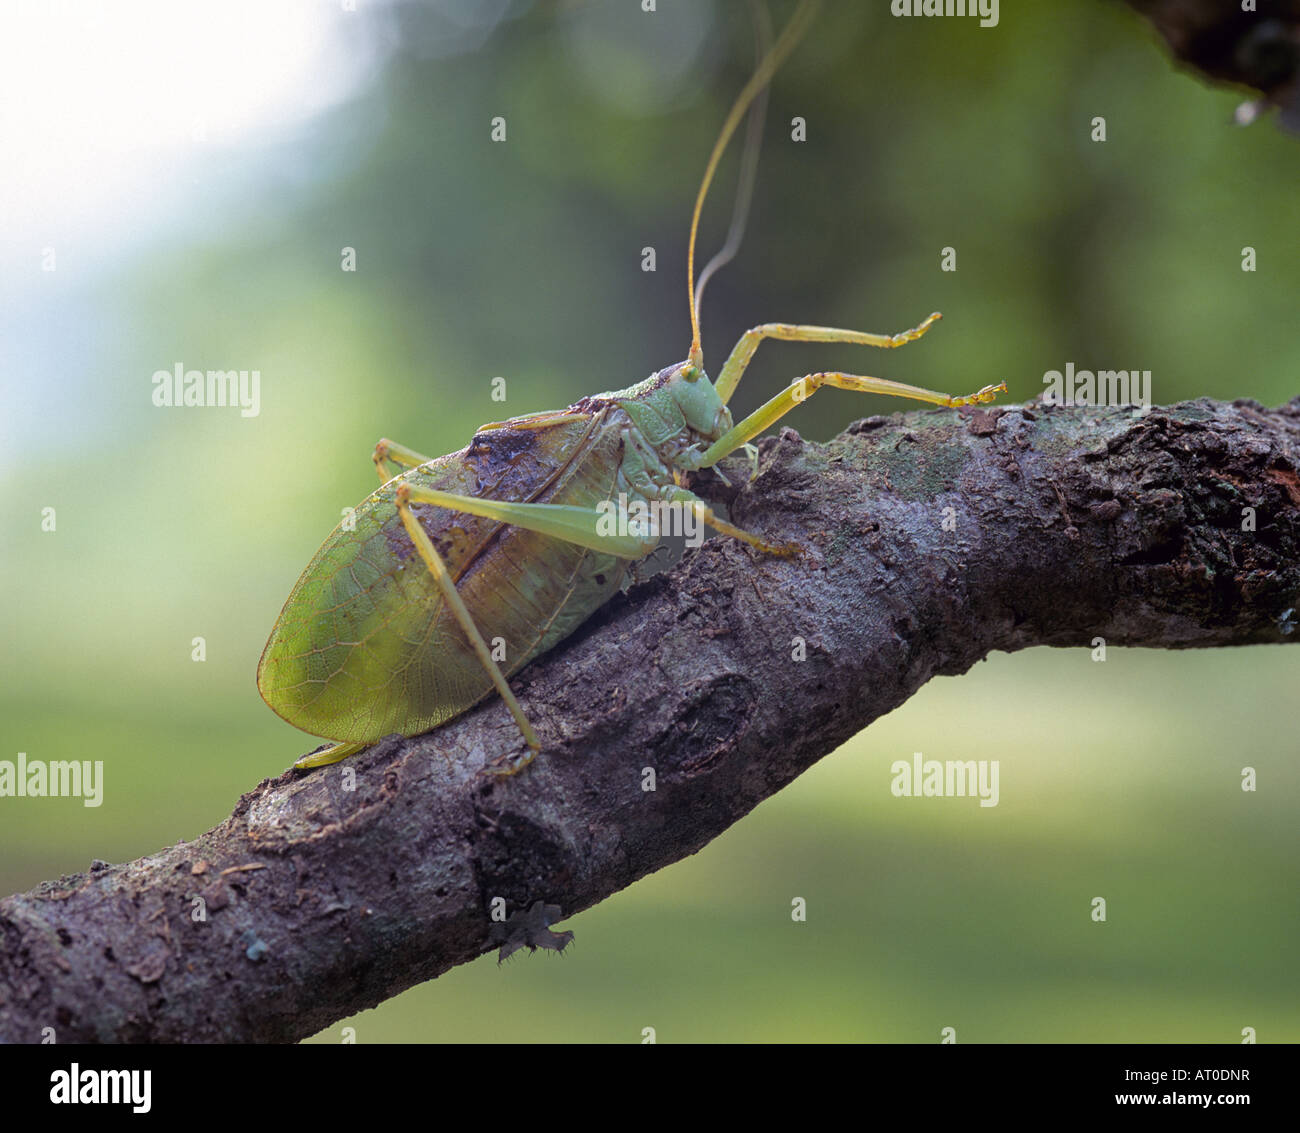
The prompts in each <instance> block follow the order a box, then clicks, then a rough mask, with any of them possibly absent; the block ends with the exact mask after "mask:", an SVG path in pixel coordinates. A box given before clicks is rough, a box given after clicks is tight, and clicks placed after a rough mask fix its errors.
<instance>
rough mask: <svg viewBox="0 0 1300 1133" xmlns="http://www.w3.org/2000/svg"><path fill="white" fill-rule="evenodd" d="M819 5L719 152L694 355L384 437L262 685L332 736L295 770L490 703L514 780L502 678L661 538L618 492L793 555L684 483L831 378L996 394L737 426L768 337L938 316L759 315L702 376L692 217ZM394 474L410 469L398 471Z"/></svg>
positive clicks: (726, 130) (912, 336)
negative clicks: (538, 407) (881, 397)
mask: <svg viewBox="0 0 1300 1133" xmlns="http://www.w3.org/2000/svg"><path fill="white" fill-rule="evenodd" d="M815 7H816V3H815V0H802V2H801V4H800V6H799V8H798V9H797V10H796V11H795V14H794V15H793V16H792V17H791V19H790V21H789V23H788V24H787V25H786V27H785V28H784V30H783V31H782V33H781V35H780V37H779V38H778V39H777V41H776V43H775V44H774V45H773V46H772V47H771V48H770V50H768V51H767V52H766V54H765V55H763V57H762V59H761V60H760V62H759V65H758V67H757V68H756V70H755V72H754V75H753V77H752V78H751V79H750V81H749V82H748V84H746V86H745V88H744V89H743V90H742V91H741V93H740V95H739V96H738V97H737V99H736V102H735V104H734V105H733V106H732V108H731V111H730V113H729V115H728V117H727V119H726V121H725V123H724V124H723V127H722V130H721V131H720V133H719V135H718V139H717V141H716V143H715V144H714V147H713V152H712V154H711V155H710V157H709V161H708V164H707V166H706V168H705V173H704V177H703V179H702V181H701V184H700V188H699V192H698V194H697V196H696V201H695V210H694V213H693V216H692V219H691V228H690V242H689V245H688V255H687V294H688V302H689V305H690V318H691V346H690V351H689V353H688V355H687V357H686V360H685V361H682V362H677V363H674V364H673V365H671V366H668V367H666V368H665V369H663V370H660V371H659V372H658V373H657V374H654V375H652V376H651V377H649V378H647V379H646V380H645V381H642V382H640V383H638V384H636V385H633V386H629V387H628V388H627V389H622V390H614V391H611V392H607V393H601V394H596V395H594V396H591V397H585V398H583V399H582V400H581V401H579V402H576V403H575V404H574V405H571V406H570V407H569V408H568V409H565V410H560V411H558V412H549V413H535V414H530V415H528V416H524V417H515V418H511V419H510V420H508V421H500V422H494V423H492V424H488V425H484V426H482V427H481V428H480V429H479V431H478V432H477V433H476V434H475V436H474V439H473V440H472V441H471V443H470V444H469V446H468V447H467V448H465V449H463V450H461V451H460V452H457V453H453V454H451V455H449V456H442V457H436V458H434V459H430V458H428V457H425V456H421V455H420V454H419V453H416V452H413V451H412V450H410V449H408V448H405V447H404V446H402V445H398V444H395V443H393V442H391V441H388V440H381V441H380V442H379V444H378V445H377V446H376V447H375V451H374V454H373V459H374V463H375V467H376V469H377V470H378V472H379V479H380V483H381V487H380V488H379V489H378V490H377V491H375V492H374V493H372V494H371V495H370V496H369V497H368V498H367V499H366V500H365V501H363V502H362V503H361V504H360V505H359V506H358V507H357V508H356V509H355V513H354V516H353V517H352V523H350V524H340V526H339V527H338V528H336V529H335V531H334V532H333V534H331V535H330V537H329V538H328V539H327V540H326V541H325V543H324V545H323V546H322V547H321V548H320V550H319V551H318V552H317V553H316V557H315V558H314V559H313V560H312V561H311V563H310V565H308V567H307V569H306V570H305V571H304V572H303V574H302V576H301V577H300V578H299V579H298V582H297V584H296V585H295V586H294V588H293V591H292V593H291V594H290V595H289V598H288V600H287V601H286V603H285V605H284V609H283V610H282V611H281V613H280V617H279V619H278V620H277V622H276V624H275V628H274V629H273V630H272V632H271V637H270V640H269V641H268V642H267V644H266V648H265V650H264V651H263V653H262V659H261V663H260V665H259V666H258V673H257V683H258V688H259V690H260V691H261V693H262V696H263V698H264V699H265V700H266V702H267V704H269V705H270V706H271V708H273V709H274V710H275V711H276V712H277V713H278V714H279V715H280V716H282V717H283V718H284V719H286V720H288V721H289V722H290V723H292V724H294V725H296V726H297V727H299V728H302V729H303V730H304V731H306V732H309V733H311V734H313V735H317V736H321V737H324V738H325V739H328V740H332V741H335V742H334V744H333V746H331V747H328V748H326V749H325V750H322V751H320V752H317V753H314V754H311V755H306V756H303V757H302V758H301V759H299V760H298V762H297V763H296V764H295V766H297V767H318V766H321V765H323V764H327V763H333V762H336V761H338V760H340V759H344V758H346V757H347V756H349V755H353V754H355V753H356V752H358V751H361V750H362V749H364V748H365V747H367V746H368V745H370V744H373V743H374V742H375V741H377V740H379V739H380V738H382V737H383V736H386V735H388V734H390V733H394V732H396V733H401V734H402V735H407V736H413V735H418V734H420V733H422V732H426V731H429V730H431V729H433V728H436V727H438V726H440V725H442V724H444V723H446V722H447V721H448V720H451V719H453V718H454V717H456V716H459V715H460V714H461V713H463V712H465V711H466V710H467V709H469V708H470V707H472V706H473V705H475V704H477V703H478V702H479V701H481V700H483V699H485V698H486V697H488V696H490V695H492V693H493V692H495V693H497V694H498V695H500V697H501V698H502V700H503V701H504V702H505V704H506V706H507V707H508V708H509V710H510V712H511V714H512V715H513V716H514V719H515V721H516V722H517V724H518V726H519V730H520V731H521V732H522V734H523V739H524V742H525V744H526V746H527V753H526V754H525V755H523V756H522V757H521V758H515V759H513V760H512V761H510V762H508V763H504V764H503V765H500V766H499V773H501V774H513V773H514V772H515V771H517V770H519V769H520V768H521V767H523V766H524V765H525V764H527V763H528V762H530V761H531V760H532V759H533V757H534V756H536V754H537V753H538V752H539V751H540V750H541V742H540V741H539V739H538V737H537V733H536V732H535V731H534V729H533V727H532V725H531V724H530V723H529V721H528V718H527V716H526V715H525V714H524V711H523V709H522V708H521V707H520V705H519V702H518V701H517V700H516V698H515V696H514V693H513V692H511V690H510V685H509V683H508V681H507V678H508V677H510V676H511V675H512V674H514V673H515V672H517V671H518V670H519V669H521V668H523V666H524V665H526V664H527V663H528V662H529V661H531V660H532V659H533V658H535V657H537V656H538V655H540V654H542V653H545V652H546V651H547V650H548V649H550V648H552V647H553V646H554V645H556V644H557V643H558V642H560V641H561V640H562V639H563V638H565V637H566V636H567V635H568V634H570V633H571V632H572V631H573V630H574V629H576V628H577V627H578V626H579V625H580V624H581V623H582V622H583V621H585V620H586V619H587V618H588V617H589V616H590V615H591V614H592V613H594V612H595V611H596V610H597V609H599V608H600V607H601V606H602V605H603V604H604V603H605V602H607V601H608V600H609V599H610V598H611V597H612V596H613V595H614V594H615V593H616V592H618V590H619V589H620V585H621V583H622V582H623V579H624V576H625V574H626V573H627V571H628V569H629V567H630V566H631V564H633V563H634V562H636V561H638V560H640V559H643V558H644V557H645V556H646V555H648V554H649V553H650V552H651V551H653V550H654V548H655V546H656V545H657V543H658V535H657V533H656V531H655V529H654V528H644V527H642V528H638V527H637V525H636V524H630V525H628V524H624V525H621V526H614V529H613V530H611V526H613V525H611V524H610V523H609V522H608V517H609V514H610V512H609V507H610V504H611V502H612V501H614V500H615V499H617V500H618V501H619V505H618V506H619V507H620V508H621V509H623V514H626V512H627V510H628V508H629V507H630V505H631V504H636V503H638V502H639V503H640V504H641V505H643V506H648V505H654V506H658V507H662V506H663V505H665V504H667V505H670V506H674V507H678V508H681V509H682V510H683V512H686V513H689V514H690V516H691V517H692V518H693V519H694V520H695V521H697V522H703V523H705V524H707V525H709V526H711V527H713V528H714V529H715V530H717V531H719V532H721V533H722V534H724V535H727V536H731V537H733V538H736V539H742V540H744V541H745V542H747V543H749V544H750V545H751V546H753V547H755V548H757V549H758V550H759V551H760V552H763V553H769V554H792V553H795V552H797V550H798V548H797V547H794V546H792V545H774V544H771V543H769V542H767V541H765V540H764V539H762V538H760V537H759V536H757V535H754V534H752V533H750V532H748V531H743V530H741V529H739V528H737V527H734V526H732V525H731V524H729V523H727V522H726V521H725V520H723V519H722V518H721V517H719V516H718V515H716V514H715V513H714V512H713V510H712V509H711V508H710V507H709V505H708V504H707V503H706V502H705V501H704V500H703V499H701V498H700V497H699V496H697V495H696V494H695V493H694V492H692V491H690V490H689V489H688V488H687V487H685V486H683V482H682V481H683V473H688V472H696V471H699V470H700V469H705V468H712V467H714V466H715V465H716V464H717V463H718V462H719V461H720V460H722V459H723V458H724V457H726V456H728V455H729V454H731V453H733V452H735V451H737V450H738V449H741V448H745V447H747V446H749V442H750V441H751V440H753V438H755V437H756V436H758V435H759V434H760V433H762V432H763V431H764V430H765V429H767V428H768V427H769V426H770V425H772V424H773V423H774V422H775V421H777V420H778V419H779V418H781V417H782V416H784V415H785V414H786V413H788V412H789V411H790V410H791V409H793V408H795V407H796V406H797V405H799V404H800V403H801V402H803V401H804V400H805V399H806V398H807V397H809V396H810V395H811V394H812V393H813V392H815V391H816V390H817V389H819V388H821V387H823V386H834V387H836V388H839V389H846V390H854V391H857V392H861V393H882V394H892V395H895V396H899V397H907V398H913V399H916V400H919V401H925V402H930V403H932V404H934V405H941V406H961V405H968V404H975V403H980V402H988V401H992V400H993V397H994V395H995V393H996V392H997V391H998V390H1004V389H1005V388H1006V385H1005V383H1001V384H999V385H996V386H985V387H984V388H983V389H981V390H979V391H978V392H977V393H974V394H970V395H967V396H964V397H950V396H949V395H947V394H943V393H935V392H933V391H931V390H925V389H920V388H918V387H916V386H910V385H903V384H901V383H899V382H893V381H887V380H884V379H881V378H873V377H865V376H861V375H856V374H847V373H839V372H830V373H815V374H807V375H805V376H803V377H801V378H798V379H796V380H795V381H794V382H793V383H792V384H791V385H790V386H789V387H788V388H786V389H785V390H783V391H782V392H781V393H779V394H777V395H776V396H775V397H773V398H772V399H771V400H770V401H768V402H767V403H766V404H765V405H763V406H762V407H761V408H759V409H758V410H756V411H755V412H754V413H752V414H750V415H749V416H748V417H746V418H745V419H744V420H742V421H740V422H739V423H738V424H737V423H733V421H732V417H731V413H730V411H729V410H728V408H727V402H728V401H729V400H730V399H731V396H732V394H733V393H734V392H735V389H736V386H737V384H738V383H739V381H740V379H741V376H742V375H743V373H744V371H745V368H746V366H747V365H748V364H749V361H750V359H751V358H752V357H753V354H754V351H755V350H756V349H757V347H758V344H759V343H760V342H762V341H763V340H764V339H768V338H775V339H784V340H787V341H795V342H836V343H846V344H854V345H863V346H875V347H897V346H902V345H904V344H905V343H909V342H913V341H915V340H916V339H918V338H920V337H921V335H923V334H924V333H925V332H926V330H927V329H928V328H929V327H930V326H931V325H932V324H933V323H934V321H935V320H936V319H938V318H939V315H938V313H935V314H933V315H931V316H930V317H929V318H928V319H926V320H925V321H924V322H922V323H921V324H920V325H919V326H917V327H915V328H914V329H912V330H908V331H904V332H902V333H901V334H894V335H882V334H870V333H864V332H860V331H851V330H837V329H835V328H831V327H818V326H795V325H789V324H785V323H765V324H762V325H760V326H756V327H754V328H752V329H751V330H748V331H746V332H745V334H744V335H742V336H741V338H740V341H739V342H737V343H736V346H735V348H734V349H733V350H732V352H731V355H730V357H729V358H728V359H727V361H726V363H725V364H724V365H723V367H722V370H721V372H720V373H719V376H718V379H717V381H716V382H712V381H710V380H709V378H708V376H707V375H706V373H705V371H704V358H703V351H702V349H701V345H700V320H699V295H700V293H699V292H697V290H696V286H695V240H696V233H697V230H698V228H699V220H700V213H701V211H702V209H703V205H704V200H705V197H706V195H707V193H708V190H709V185H710V183H711V181H712V179H713V175H714V172H715V170H716V169H717V165H718V161H719V159H720V158H721V156H722V153H723V151H724V150H725V148H726V146H727V143H728V141H729V140H730V138H731V136H732V134H733V133H734V132H735V129H736V127H737V126H738V124H739V122H740V120H741V118H742V117H743V116H744V115H745V113H746V111H747V110H749V109H750V107H751V104H752V103H753V102H754V100H755V98H757V97H758V95H759V94H760V92H762V91H763V90H764V89H765V88H766V86H767V84H768V83H769V82H770V80H771V78H772V76H773V74H775V72H776V70H777V69H778V68H779V67H780V65H781V64H782V62H783V61H784V60H785V58H786V57H787V56H788V55H789V54H790V52H791V51H792V50H793V48H794V46H795V44H796V43H797V42H798V40H799V38H800V36H801V35H802V34H803V32H804V30H805V28H806V27H807V25H808V23H809V21H810V20H811V17H812V15H813V12H814V10H815ZM752 136H753V135H751V137H752ZM710 266H712V265H710ZM708 272H709V269H708V268H706V269H705V273H704V275H705V276H707V274H708ZM701 283H703V277H702V279H701ZM701 290H702V288H701ZM393 467H395V468H396V469H399V470H402V471H399V472H397V474H393V472H392V468H393ZM489 641H492V642H493V643H494V647H489V645H488V642H489ZM503 654H504V655H503Z"/></svg>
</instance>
